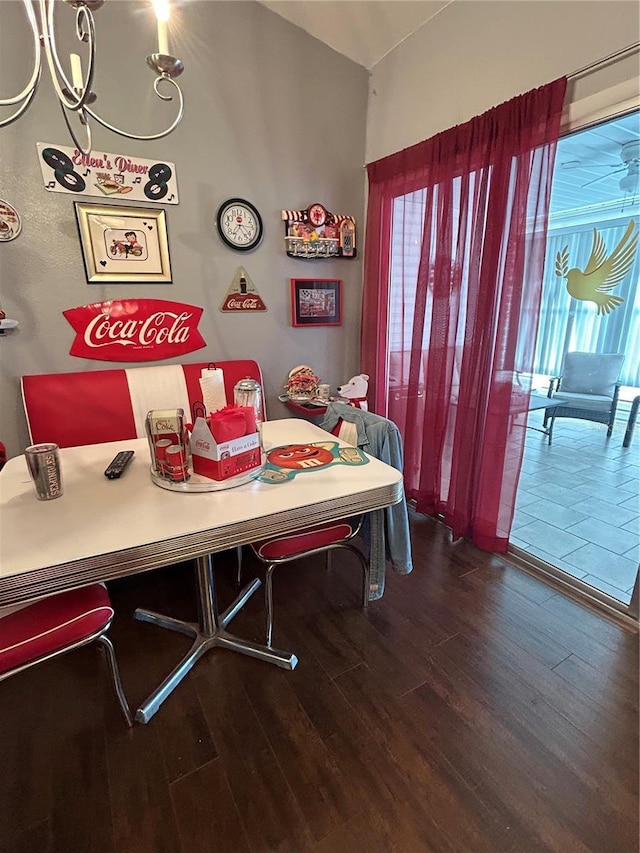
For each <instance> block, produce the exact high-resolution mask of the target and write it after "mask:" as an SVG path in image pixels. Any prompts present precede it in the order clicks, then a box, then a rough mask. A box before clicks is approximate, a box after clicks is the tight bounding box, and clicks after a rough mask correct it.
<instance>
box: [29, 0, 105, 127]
mask: <svg viewBox="0 0 640 853" xmlns="http://www.w3.org/2000/svg"><path fill="white" fill-rule="evenodd" d="M39 2H40V20H41V24H42V42H43V45H44V52H45V56H46V58H47V64H48V66H49V73H50V75H51V82H52V83H53V88H54V89H55V90H56V95H57V96H58V100H59V101H60V103H61V104H62V106H63V107H65V109H67V110H71V111H72V112H79V111H82V110H83V109H84V107H85V105H86V103H87V100H88V98H89V96H90V95H91V83H92V82H93V68H94V64H95V50H94V44H95V25H94V21H93V14H92V13H91V10H90V9H88V8H87V7H86V6H81V7H79V8H78V12H80V11H82V13H83V15H84V18H85V21H86V23H87V25H88V32H87V38H86V39H81V41H87V42H88V45H89V73H88V77H87V82H86V84H84V85H83V89H82V92H81V94H77V93H76V91H75V89H74V87H73V84H72V83H70V82H69V80H68V79H67V75H66V74H65V73H64V69H63V68H62V66H61V64H60V59H59V58H58V51H57V49H56V40H55V34H54V25H53V7H54V3H55V0H39ZM76 34H77V35H78V37H79V38H80V36H79V30H78V16H77V15H76ZM59 80H62V82H63V83H64V89H63V88H62V87H61V86H60V82H59Z"/></svg>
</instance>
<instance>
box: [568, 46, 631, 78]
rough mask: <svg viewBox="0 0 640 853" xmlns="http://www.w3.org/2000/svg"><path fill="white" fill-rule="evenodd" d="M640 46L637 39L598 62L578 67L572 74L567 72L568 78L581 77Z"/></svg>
mask: <svg viewBox="0 0 640 853" xmlns="http://www.w3.org/2000/svg"><path fill="white" fill-rule="evenodd" d="M638 48H640V42H639V41H636V42H634V43H633V44H628V45H627V46H626V47H623V48H621V49H620V50H616V51H615V53H610V54H609V56H605V57H603V58H602V59H598V60H597V61H596V62H590V63H589V65H585V66H584V68H578V70H577V71H572V72H571V74H567V80H573V79H574V77H581V76H582V75H583V74H587V73H588V72H589V71H593V69H594V68H599V67H600V66H601V65H606V64H607V62H612V61H613V60H614V59H618V57H619V56H624V55H625V54H627V53H632V52H633V51H634V50H638Z"/></svg>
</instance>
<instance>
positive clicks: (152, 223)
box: [74, 201, 172, 284]
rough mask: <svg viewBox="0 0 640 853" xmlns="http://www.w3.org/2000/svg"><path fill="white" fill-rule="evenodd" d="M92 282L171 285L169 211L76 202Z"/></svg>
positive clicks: (81, 236) (86, 271) (84, 257)
mask: <svg viewBox="0 0 640 853" xmlns="http://www.w3.org/2000/svg"><path fill="white" fill-rule="evenodd" d="M74 206H75V210H76V218H77V220H78V233H79V235H80V245H81V246H82V258H83V261H84V268H85V273H86V276H87V282H88V283H89V284H102V283H105V282H111V283H113V284H119V283H130V282H136V283H138V284H146V283H151V282H159V283H165V284H170V283H171V282H172V278H171V261H170V258H169V241H168V237H167V219H166V212H165V211H164V210H163V209H161V208H148V207H125V206H123V205H104V204H85V203H84V202H78V201H77V202H74Z"/></svg>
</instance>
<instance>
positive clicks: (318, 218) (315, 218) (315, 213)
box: [307, 203, 327, 228]
mask: <svg viewBox="0 0 640 853" xmlns="http://www.w3.org/2000/svg"><path fill="white" fill-rule="evenodd" d="M307 215H308V216H309V222H311V224H312V225H315V226H316V227H318V228H319V227H320V226H321V225H324V223H325V222H326V219H327V211H326V210H325V209H324V207H323V206H322V205H321V204H317V203H316V204H312V205H311V207H310V208H309V209H308V211H307Z"/></svg>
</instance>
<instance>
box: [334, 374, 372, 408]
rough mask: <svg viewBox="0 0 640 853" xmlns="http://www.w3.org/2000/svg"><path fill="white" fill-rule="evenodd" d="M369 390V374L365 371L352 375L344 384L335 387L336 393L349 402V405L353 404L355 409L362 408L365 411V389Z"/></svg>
mask: <svg viewBox="0 0 640 853" xmlns="http://www.w3.org/2000/svg"><path fill="white" fill-rule="evenodd" d="M368 390H369V376H368V374H366V373H358V375H357V376H352V377H351V379H350V380H349V381H348V382H345V384H344V385H340V386H339V387H338V389H337V391H338V394H339V395H340V396H341V397H342V398H343V400H344V401H345V402H347V403H349V405H350V406H355V408H356V409H364V411H367V408H368V406H367V391H368Z"/></svg>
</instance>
